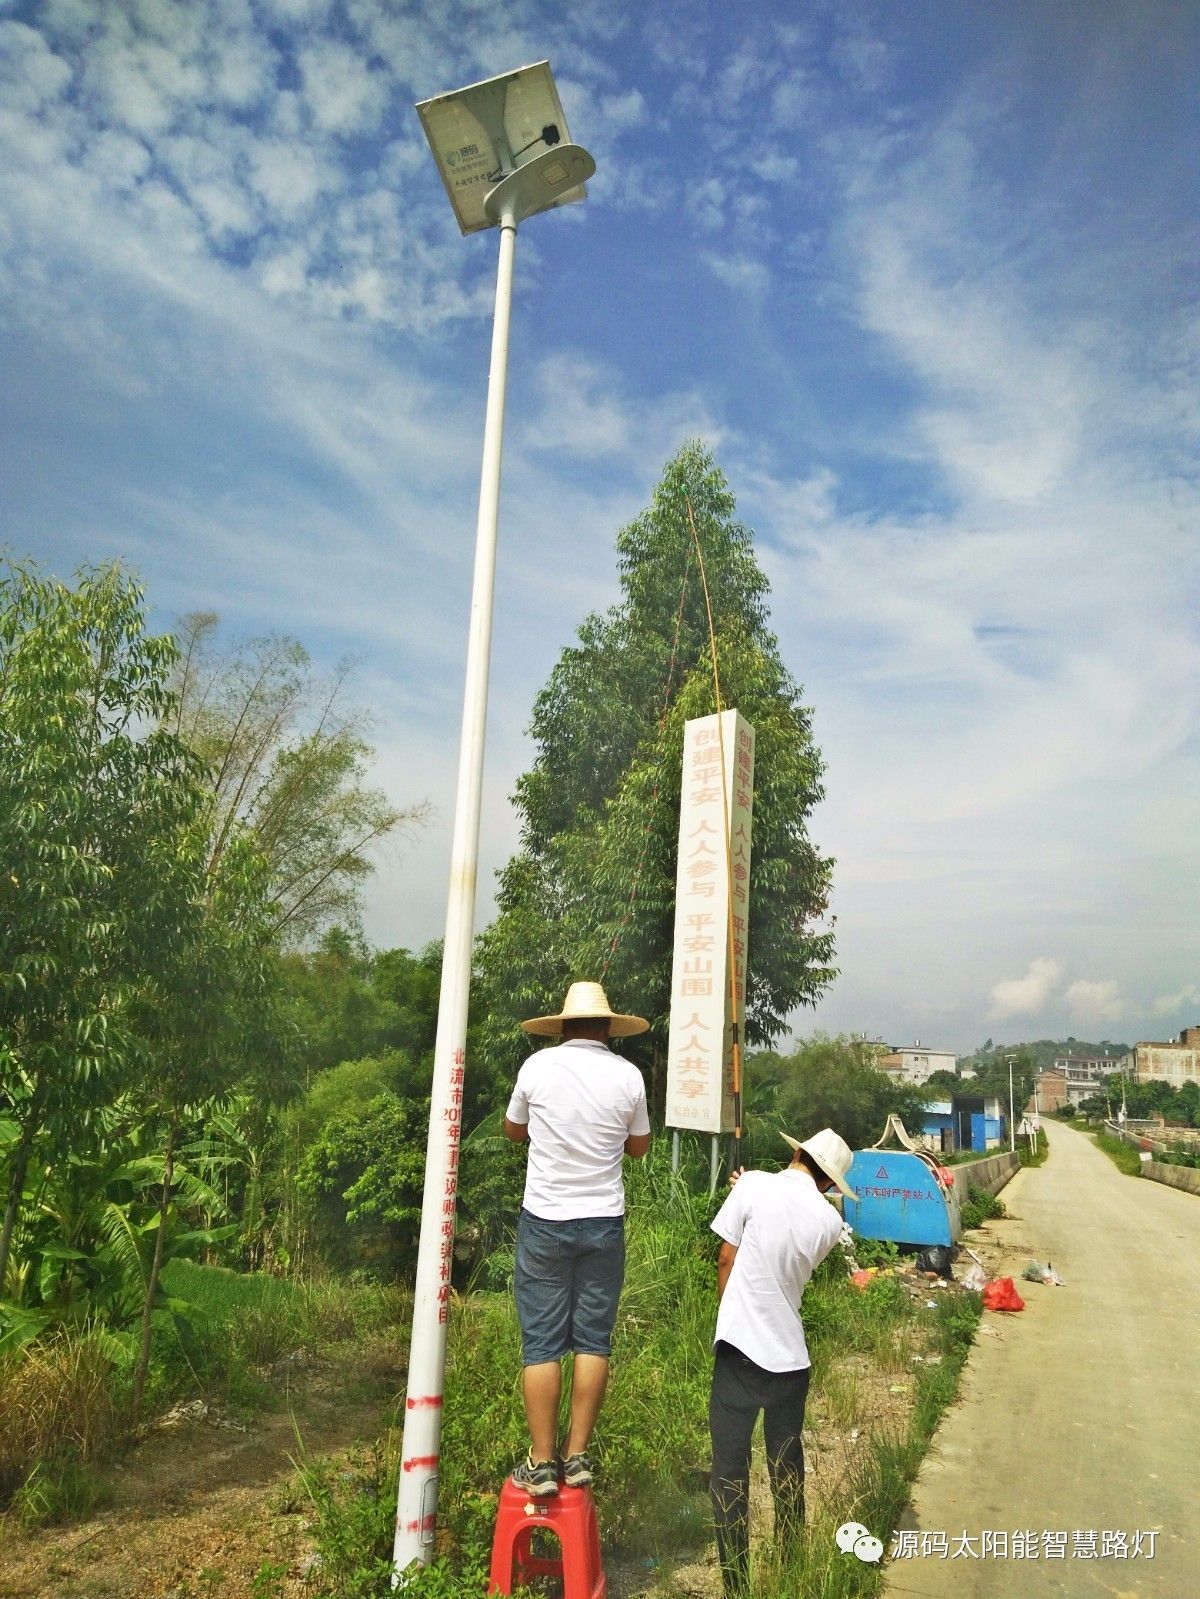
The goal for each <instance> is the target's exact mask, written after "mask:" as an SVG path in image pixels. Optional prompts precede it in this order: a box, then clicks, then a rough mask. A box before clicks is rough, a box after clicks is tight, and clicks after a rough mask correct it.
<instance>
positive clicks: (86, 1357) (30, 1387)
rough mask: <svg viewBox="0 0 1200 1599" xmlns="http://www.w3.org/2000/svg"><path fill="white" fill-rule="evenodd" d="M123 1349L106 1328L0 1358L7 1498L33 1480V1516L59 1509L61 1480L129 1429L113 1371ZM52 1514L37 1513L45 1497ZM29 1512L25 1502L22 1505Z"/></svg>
mask: <svg viewBox="0 0 1200 1599" xmlns="http://www.w3.org/2000/svg"><path fill="white" fill-rule="evenodd" d="M119 1359H120V1351H119V1349H118V1348H117V1347H116V1346H115V1345H114V1341H113V1339H112V1338H111V1337H110V1336H109V1335H108V1334H107V1333H105V1332H103V1331H101V1330H99V1329H86V1328H85V1329H84V1330H83V1331H77V1330H71V1331H63V1332H61V1333H59V1334H58V1335H57V1336H56V1337H54V1338H52V1339H48V1340H46V1341H44V1342H41V1343H36V1344H32V1345H27V1346H26V1348H25V1349H24V1350H23V1351H21V1352H20V1353H19V1354H16V1355H12V1356H10V1357H9V1358H8V1359H6V1360H5V1361H4V1362H3V1363H0V1503H2V1502H3V1501H4V1500H5V1499H7V1498H8V1497H9V1496H11V1495H12V1494H13V1493H14V1492H17V1491H19V1490H20V1489H21V1488H22V1485H28V1484H29V1482H30V1478H31V1477H33V1478H34V1480H35V1483H36V1484H37V1493H36V1494H34V1495H33V1496H32V1497H30V1496H27V1503H26V1504H25V1505H24V1507H23V1513H24V1515H25V1519H29V1520H43V1519H48V1518H49V1517H50V1515H52V1514H54V1513H56V1512H57V1509H58V1501H57V1499H55V1501H54V1503H53V1504H52V1503H51V1502H50V1497H49V1496H50V1490H51V1485H52V1483H53V1482H54V1481H55V1479H56V1478H64V1480H65V1479H67V1478H75V1479H77V1478H78V1476H79V1473H78V1471H77V1469H76V1468H78V1467H80V1466H85V1465H86V1464H87V1463H89V1462H91V1461H94V1460H96V1459H97V1458H99V1457H100V1456H101V1455H103V1454H104V1452H105V1451H106V1450H107V1449H109V1448H110V1447H111V1445H112V1443H113V1442H114V1440H115V1439H116V1438H117V1437H118V1436H119V1434H120V1432H121V1431H122V1422H121V1416H120V1413H119V1410H118V1406H117V1404H116V1402H115V1399H114V1385H113V1373H114V1367H115V1365H116V1363H117V1362H118V1360H119ZM43 1500H44V1501H45V1507H44V1512H43V1513H41V1514H34V1513H33V1511H34V1507H35V1504H36V1503H37V1502H40V1501H43ZM18 1508H19V1509H22V1506H20V1505H19V1506H18Z"/></svg>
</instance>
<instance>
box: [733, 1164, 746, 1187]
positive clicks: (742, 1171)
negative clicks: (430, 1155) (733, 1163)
mask: <svg viewBox="0 0 1200 1599" xmlns="http://www.w3.org/2000/svg"><path fill="white" fill-rule="evenodd" d="M745 1174H746V1168H745V1167H744V1166H739V1167H738V1169H737V1171H731V1172H730V1173H729V1186H730V1188H732V1187H733V1185H734V1183H736V1182H737V1180H738V1178H739V1177H744V1176H745Z"/></svg>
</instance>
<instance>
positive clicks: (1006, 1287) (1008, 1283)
mask: <svg viewBox="0 0 1200 1599" xmlns="http://www.w3.org/2000/svg"><path fill="white" fill-rule="evenodd" d="M983 1308H984V1310H1024V1309H1025V1301H1024V1300H1023V1299H1022V1298H1021V1296H1020V1294H1019V1293H1018V1292H1017V1286H1016V1284H1015V1283H1014V1282H1013V1280H1012V1278H1011V1277H994V1278H993V1279H992V1281H991V1282H990V1283H987V1284H986V1285H985V1287H984V1290H983Z"/></svg>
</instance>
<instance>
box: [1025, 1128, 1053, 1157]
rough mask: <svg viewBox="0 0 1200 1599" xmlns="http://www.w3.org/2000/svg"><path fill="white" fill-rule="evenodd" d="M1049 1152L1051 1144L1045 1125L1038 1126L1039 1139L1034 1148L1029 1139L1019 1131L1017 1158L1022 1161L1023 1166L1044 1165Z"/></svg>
mask: <svg viewBox="0 0 1200 1599" xmlns="http://www.w3.org/2000/svg"><path fill="white" fill-rule="evenodd" d="M1049 1153H1050V1145H1049V1143H1048V1141H1047V1139H1046V1129H1045V1128H1044V1127H1039V1128H1038V1130H1037V1139H1036V1141H1035V1143H1034V1146H1033V1148H1032V1149H1030V1147H1029V1139H1028V1138H1025V1137H1022V1136H1021V1135H1020V1134H1019V1133H1018V1135H1017V1159H1018V1160H1019V1161H1020V1162H1021V1165H1022V1166H1041V1165H1044V1164H1045V1161H1046V1157H1047V1156H1048V1155H1049Z"/></svg>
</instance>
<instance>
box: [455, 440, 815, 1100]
mask: <svg viewBox="0 0 1200 1599" xmlns="http://www.w3.org/2000/svg"><path fill="white" fill-rule="evenodd" d="M693 525H694V529H695V531H694V533H693ZM697 543H698V544H699V546H700V551H701V553H702V556H703V564H704V572H705V575H706V578H707V585H708V590H709V597H710V599H711V608H712V615H713V625H714V632H715V636H716V646H717V657H718V665H719V671H720V689H721V700H722V704H723V706H725V707H731V706H732V707H737V708H738V709H739V710H740V711H741V713H742V715H743V716H745V717H746V718H747V720H748V721H750V722H751V723H753V725H754V727H755V730H756V748H755V796H754V849H753V873H752V893H751V916H750V926H749V972H748V985H747V1013H746V1033H747V1039H748V1041H749V1042H750V1043H751V1044H755V1043H758V1044H765V1043H768V1042H769V1041H770V1040H771V1039H772V1038H774V1037H776V1036H778V1034H779V1033H780V1032H781V1031H782V1030H783V1029H784V1027H785V1025H786V1018H787V1015H788V1013H789V1012H790V1011H792V1010H793V1009H794V1008H795V1007H797V1006H799V1005H802V1004H806V1003H814V1002H815V1000H816V998H817V997H818V996H819V995H820V993H821V992H822V990H823V989H824V988H825V986H826V985H827V984H828V983H829V982H830V981H831V979H832V977H833V975H834V970H833V967H832V964H831V962H832V959H833V935H832V932H831V931H830V929H829V928H828V927H827V926H825V925H824V924H823V916H824V912H825V909H826V904H827V899H828V891H829V883H830V873H831V867H832V863H831V862H830V861H829V860H828V859H827V858H826V857H825V856H823V855H822V854H821V852H820V850H819V849H818V848H817V846H816V845H815V844H814V842H813V840H812V838H811V837H810V834H809V830H808V824H809V818H810V816H811V812H812V808H813V806H814V805H815V804H816V802H817V801H818V800H819V799H820V798H821V795H822V788H821V776H822V770H823V767H822V761H821V755H820V751H819V750H818V749H817V746H816V744H815V742H814V740H813V735H812V726H811V719H810V712H809V710H808V708H807V706H805V704H804V703H803V700H802V698H801V691H800V689H799V687H798V685H797V684H796V682H795V680H794V679H793V677H792V676H791V674H790V672H789V671H788V669H787V667H786V666H785V665H784V662H783V660H782V658H781V656H780V651H779V645H778V641H777V640H776V638H775V636H774V634H773V633H772V632H771V630H770V626H769V617H768V608H767V596H768V584H767V580H766V577H765V576H764V574H763V572H762V570H761V568H760V567H759V565H758V562H757V560H756V558H755V555H754V545H753V535H752V534H751V532H750V531H749V530H748V529H747V528H746V527H744V526H743V525H742V524H741V523H740V522H738V521H737V520H736V516H735V506H734V499H733V495H732V494H731V493H730V490H729V487H728V484H727V483H726V481H725V478H724V476H723V475H722V473H721V471H720V470H719V468H718V467H717V466H716V463H715V461H714V460H713V457H712V455H711V454H710V453H709V452H708V451H706V450H705V449H704V448H702V447H701V446H700V445H699V444H694V443H693V444H688V445H686V446H685V447H684V448H683V449H681V450H680V452H679V453H678V455H676V456H675V458H674V459H673V460H671V461H670V462H668V464H667V466H666V468H665V470H664V473H663V476H662V479H661V481H660V482H659V484H658V486H657V487H656V489H655V490H654V494H653V496H652V499H651V502H650V504H649V506H648V507H647V508H646V509H645V510H644V511H643V512H642V513H641V514H640V515H639V516H637V517H636V518H635V519H634V520H633V521H632V522H631V523H630V524H629V525H628V526H627V527H625V528H623V529H622V530H621V531H620V532H619V533H618V535H617V557H618V573H619V578H620V584H621V598H620V600H619V602H618V603H617V604H616V605H614V606H612V607H611V608H610V609H609V610H608V611H606V612H604V613H603V614H597V613H593V614H592V615H590V616H588V617H586V618H585V619H584V621H583V623H582V624H581V625H580V628H579V631H578V635H577V638H576V641H575V642H574V643H573V644H571V645H569V646H568V647H567V648H566V649H564V651H563V652H562V655H561V656H560V658H559V661H558V664H557V665H556V666H555V668H554V670H553V671H552V673H551V675H550V678H549V680H548V682H547V683H546V685H545V687H544V688H543V689H542V690H541V692H540V693H539V694H538V696H537V698H536V700H535V702H534V707H533V717H532V722H531V725H530V732H531V734H532V736H533V739H534V743H535V745H536V755H535V758H534V761H533V764H532V766H531V767H530V769H529V770H528V771H527V772H526V773H525V774H524V775H523V776H522V777H521V778H520V779H519V781H518V783H517V788H516V793H515V796H514V800H515V804H516V807H517V810H518V812H519V814H520V818H521V845H520V849H519V850H518V851H517V853H516V854H515V855H513V857H512V858H511V859H510V860H509V862H508V864H507V865H506V866H505V868H504V870H503V871H502V873H501V875H500V885H499V892H498V896H497V898H498V914H497V917H496V919H495V921H494V922H493V923H492V925H491V926H490V927H489V928H488V929H487V930H486V931H485V932H484V933H483V935H482V936H481V938H480V940H479V945H478V965H479V975H480V979H481V981H480V983H479V995H478V997H479V999H480V1001H481V1005H480V1009H481V1012H483V1013H484V1015H483V1020H482V1022H481V1037H482V1041H483V1044H484V1050H485V1054H486V1056H487V1058H488V1063H489V1064H490V1065H491V1066H492V1067H493V1069H500V1070H502V1071H507V1070H511V1069H512V1068H513V1066H514V1065H515V1061H516V1057H517V1055H518V1053H519V1052H520V1050H521V1047H522V1045H521V1035H520V1033H519V1032H518V1031H517V1029H516V1022H517V1020H518V1019H519V1018H521V1017H524V1016H529V1015H533V1014H536V1013H537V1012H538V1011H539V1010H542V1011H544V1010H546V1009H553V1008H554V1007H555V1006H556V1005H557V1002H558V1001H559V999H560V998H561V995H562V991H563V986H564V983H565V982H566V980H567V979H569V978H571V977H598V976H601V975H603V976H605V978H606V980H607V982H608V983H609V985H610V988H611V991H612V995H613V997H614V1003H617V1004H618V1005H619V1008H620V1009H622V1010H634V1011H638V1012H640V1013H641V1014H643V1015H645V1016H647V1017H649V1018H650V1019H651V1021H652V1028H651V1032H650V1033H649V1035H647V1039H646V1042H645V1043H644V1044H635V1045H634V1046H633V1047H632V1049H631V1050H630V1053H631V1054H633V1055H634V1056H637V1055H638V1053H639V1050H641V1051H642V1052H643V1054H644V1053H645V1051H646V1050H647V1049H648V1050H649V1057H648V1063H649V1064H650V1065H651V1067H652V1069H653V1077H654V1086H655V1088H656V1090H658V1091H661V1086H662V1082H661V1067H662V1063H663V1055H664V1046H665V1041H666V1026H667V1017H668V1010H669V988H670V967H671V949H672V925H673V917H674V908H675V864H676V847H677V830H678V818H679V796H680V788H681V763H682V748H683V725H684V722H685V721H686V720H687V719H689V718H692V717H697V716H704V715H707V714H710V713H711V712H712V711H713V710H715V709H716V688H715V683H714V674H713V666H712V659H711V649H710V636H709V627H708V612H707V607H706V602H705V595H704V588H703V585H702V582H701V573H700V561H699V558H698V556H697V552H696V548H695V546H696V544H697Z"/></svg>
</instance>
